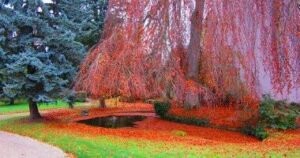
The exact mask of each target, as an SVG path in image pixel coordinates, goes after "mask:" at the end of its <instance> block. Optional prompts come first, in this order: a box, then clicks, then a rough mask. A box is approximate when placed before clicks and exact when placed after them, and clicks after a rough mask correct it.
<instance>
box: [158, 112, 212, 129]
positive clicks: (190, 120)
mask: <svg viewBox="0 0 300 158" xmlns="http://www.w3.org/2000/svg"><path fill="white" fill-rule="evenodd" d="M163 119H165V120H169V121H173V122H178V123H183V124H188V125H196V126H207V125H208V124H209V121H208V120H207V119H199V118H195V117H182V116H175V115H171V114H166V115H165V116H164V117H163Z"/></svg>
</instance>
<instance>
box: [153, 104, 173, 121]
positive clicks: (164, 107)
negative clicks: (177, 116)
mask: <svg viewBox="0 0 300 158" xmlns="http://www.w3.org/2000/svg"><path fill="white" fill-rule="evenodd" d="M170 108H171V104H170V103H169V102H155V103H154V110H155V113H156V115H158V116H160V117H162V118H163V117H164V116H165V115H166V114H167V113H168V111H169V110H170Z"/></svg>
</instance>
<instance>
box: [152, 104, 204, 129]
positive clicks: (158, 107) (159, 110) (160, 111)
mask: <svg viewBox="0 0 300 158" xmlns="http://www.w3.org/2000/svg"><path fill="white" fill-rule="evenodd" d="M170 108H171V104H170V103H168V102H155V103H154V109H155V113H156V114H157V115H158V116H160V117H161V118H162V119H165V120H168V121H172V122H178V123H183V124H188V125H196V126H207V125H208V124H209V121H208V120H207V119H198V118H195V117H183V116H176V115H172V114H168V111H169V110H170Z"/></svg>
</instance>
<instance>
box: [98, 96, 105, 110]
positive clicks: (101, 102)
mask: <svg viewBox="0 0 300 158" xmlns="http://www.w3.org/2000/svg"><path fill="white" fill-rule="evenodd" d="M99 107H100V108H106V104H105V98H103V97H101V98H100V99H99Z"/></svg>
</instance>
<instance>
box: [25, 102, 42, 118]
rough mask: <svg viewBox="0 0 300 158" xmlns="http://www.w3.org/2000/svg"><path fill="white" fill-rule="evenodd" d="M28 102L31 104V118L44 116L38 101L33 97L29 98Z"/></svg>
mask: <svg viewBox="0 0 300 158" xmlns="http://www.w3.org/2000/svg"><path fill="white" fill-rule="evenodd" d="M28 104H29V112H30V116H29V118H30V119H31V120H35V119H40V118H42V116H41V114H40V112H39V109H38V106H37V102H35V101H33V100H32V99H29V101H28Z"/></svg>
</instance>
